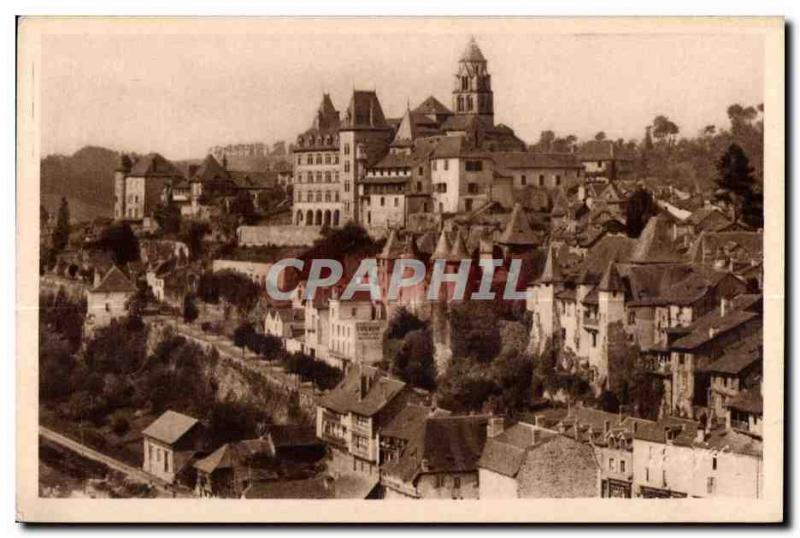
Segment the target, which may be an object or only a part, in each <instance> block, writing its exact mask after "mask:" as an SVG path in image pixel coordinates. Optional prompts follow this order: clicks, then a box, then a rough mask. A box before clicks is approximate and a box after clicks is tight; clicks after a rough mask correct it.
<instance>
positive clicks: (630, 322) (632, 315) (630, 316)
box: [628, 310, 636, 325]
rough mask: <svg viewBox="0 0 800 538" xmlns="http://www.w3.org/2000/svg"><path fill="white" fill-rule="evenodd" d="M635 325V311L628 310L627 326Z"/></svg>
mask: <svg viewBox="0 0 800 538" xmlns="http://www.w3.org/2000/svg"><path fill="white" fill-rule="evenodd" d="M634 323H636V310H628V325H633V324H634Z"/></svg>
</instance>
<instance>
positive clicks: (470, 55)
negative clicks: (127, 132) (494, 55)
mask: <svg viewBox="0 0 800 538" xmlns="http://www.w3.org/2000/svg"><path fill="white" fill-rule="evenodd" d="M459 61H461V62H485V61H486V58H485V57H484V56H483V53H482V52H481V49H480V47H479V46H478V43H477V42H476V41H475V38H474V37H470V38H469V42H468V43H467V46H466V47H465V48H464V52H462V53H461V58H460V60H459Z"/></svg>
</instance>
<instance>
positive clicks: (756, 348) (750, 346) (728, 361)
mask: <svg viewBox="0 0 800 538" xmlns="http://www.w3.org/2000/svg"><path fill="white" fill-rule="evenodd" d="M763 349H764V334H763V332H762V331H761V330H760V329H759V330H758V331H756V332H754V333H753V334H751V335H750V336H748V337H747V338H745V339H744V340H740V341H739V342H736V343H734V344H733V345H731V346H729V347H727V348H726V349H725V353H724V354H723V355H722V356H721V357H720V358H719V359H717V360H715V361H714V362H713V363H711V365H709V366H708V368H705V370H706V371H708V372H718V373H722V374H733V375H735V374H738V373H739V372H741V371H742V370H744V369H745V368H748V367H749V366H750V365H751V364H753V363H755V362H758V361H760V360H762V354H763Z"/></svg>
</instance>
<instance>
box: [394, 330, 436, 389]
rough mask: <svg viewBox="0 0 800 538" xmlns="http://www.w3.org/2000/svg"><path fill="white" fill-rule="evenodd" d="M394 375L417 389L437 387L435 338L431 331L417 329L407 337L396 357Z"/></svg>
mask: <svg viewBox="0 0 800 538" xmlns="http://www.w3.org/2000/svg"><path fill="white" fill-rule="evenodd" d="M392 373H394V374H395V375H396V376H398V377H399V378H400V379H402V380H403V381H405V382H406V383H409V384H411V385H413V386H415V387H419V388H422V389H425V390H433V389H434V388H435V387H436V365H435V363H434V360H433V338H432V336H431V333H430V331H429V330H427V329H416V330H413V331H411V332H408V333H407V334H406V335H405V337H404V338H403V344H402V346H401V347H400V350H399V351H398V353H397V354H396V355H395V357H394V363H393V364H392Z"/></svg>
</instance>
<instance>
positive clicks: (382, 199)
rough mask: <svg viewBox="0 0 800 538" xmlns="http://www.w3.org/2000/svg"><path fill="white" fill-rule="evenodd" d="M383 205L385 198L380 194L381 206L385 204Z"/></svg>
mask: <svg viewBox="0 0 800 538" xmlns="http://www.w3.org/2000/svg"><path fill="white" fill-rule="evenodd" d="M385 205H386V198H384V197H383V196H381V207H383V206H385Z"/></svg>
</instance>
